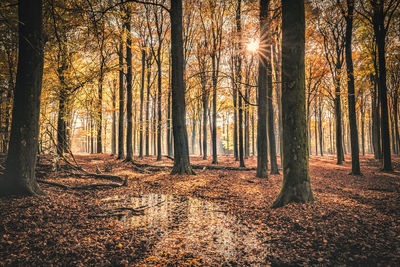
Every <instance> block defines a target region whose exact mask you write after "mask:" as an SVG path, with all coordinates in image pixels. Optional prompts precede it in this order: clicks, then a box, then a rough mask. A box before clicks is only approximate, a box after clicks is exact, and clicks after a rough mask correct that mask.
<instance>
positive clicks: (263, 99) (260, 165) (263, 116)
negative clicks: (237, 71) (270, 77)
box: [256, 0, 269, 178]
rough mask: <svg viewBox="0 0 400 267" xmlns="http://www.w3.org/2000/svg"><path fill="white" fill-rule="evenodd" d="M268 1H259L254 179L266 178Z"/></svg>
mask: <svg viewBox="0 0 400 267" xmlns="http://www.w3.org/2000/svg"><path fill="white" fill-rule="evenodd" d="M268 6H269V0H260V51H259V54H258V62H259V63H258V109H257V115H258V123H257V172H256V177H259V178H268V139H267V86H268V85H267V54H266V51H267V47H268V38H267V31H268V29H267V27H268Z"/></svg>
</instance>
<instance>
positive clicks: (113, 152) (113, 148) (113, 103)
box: [111, 79, 117, 155]
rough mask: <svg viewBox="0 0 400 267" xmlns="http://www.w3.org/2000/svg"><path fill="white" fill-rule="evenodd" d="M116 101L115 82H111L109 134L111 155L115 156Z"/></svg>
mask: <svg viewBox="0 0 400 267" xmlns="http://www.w3.org/2000/svg"><path fill="white" fill-rule="evenodd" d="M116 100H117V81H116V80H115V79H114V80H113V89H112V110H113V113H112V133H111V153H112V155H115V154H116V153H117V120H116V119H117V114H116V112H115V110H116V103H115V102H116Z"/></svg>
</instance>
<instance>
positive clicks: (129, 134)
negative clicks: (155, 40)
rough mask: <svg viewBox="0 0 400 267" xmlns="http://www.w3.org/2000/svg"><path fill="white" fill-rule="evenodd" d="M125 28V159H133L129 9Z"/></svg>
mask: <svg viewBox="0 0 400 267" xmlns="http://www.w3.org/2000/svg"><path fill="white" fill-rule="evenodd" d="M126 12H127V14H126V22H125V30H126V33H127V38H126V117H127V124H126V128H127V129H126V158H125V160H126V161H132V160H133V147H132V130H133V121H132V37H131V14H130V10H128V11H126Z"/></svg>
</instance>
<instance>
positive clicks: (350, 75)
mask: <svg viewBox="0 0 400 267" xmlns="http://www.w3.org/2000/svg"><path fill="white" fill-rule="evenodd" d="M346 3H347V12H346V14H345V15H344V16H345V20H346V37H345V56H346V71H347V90H348V108H349V123H350V139H351V173H352V174H353V175H360V174H361V171H360V159H359V145H358V130H357V115H356V100H355V90H354V69H353V55H352V47H351V43H352V36H353V11H354V0H346Z"/></svg>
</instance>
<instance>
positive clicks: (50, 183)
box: [37, 179, 71, 190]
mask: <svg viewBox="0 0 400 267" xmlns="http://www.w3.org/2000/svg"><path fill="white" fill-rule="evenodd" d="M37 182H38V183H42V184H48V185H52V186H56V187H60V188H62V189H65V190H68V189H71V188H70V187H69V186H66V185H63V184H59V183H55V182H48V181H44V180H40V179H37Z"/></svg>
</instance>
